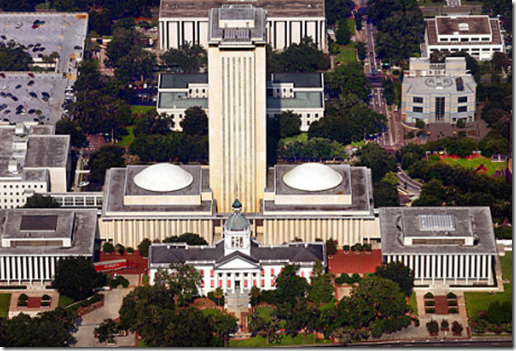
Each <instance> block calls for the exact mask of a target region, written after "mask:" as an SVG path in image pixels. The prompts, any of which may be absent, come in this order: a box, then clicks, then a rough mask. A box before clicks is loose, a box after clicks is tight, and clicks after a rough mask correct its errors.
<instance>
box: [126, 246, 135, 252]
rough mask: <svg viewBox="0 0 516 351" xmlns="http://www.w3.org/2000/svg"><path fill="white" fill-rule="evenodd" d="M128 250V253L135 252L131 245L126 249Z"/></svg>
mask: <svg viewBox="0 0 516 351" xmlns="http://www.w3.org/2000/svg"><path fill="white" fill-rule="evenodd" d="M126 251H127V253H133V252H134V249H133V248H132V247H130V246H129V247H128V248H127V249H126Z"/></svg>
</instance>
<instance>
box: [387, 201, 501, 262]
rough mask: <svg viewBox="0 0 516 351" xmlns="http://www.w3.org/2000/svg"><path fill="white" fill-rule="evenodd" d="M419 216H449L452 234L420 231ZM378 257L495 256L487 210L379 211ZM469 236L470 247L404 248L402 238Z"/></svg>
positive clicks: (437, 208) (494, 245) (494, 241)
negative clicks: (452, 220)
mask: <svg viewBox="0 0 516 351" xmlns="http://www.w3.org/2000/svg"><path fill="white" fill-rule="evenodd" d="M422 215H451V216H453V217H454V222H455V230H433V231H432V230H424V231H422V230H421V223H420V221H421V216H422ZM380 230H381V233H382V253H383V254H386V255H389V254H399V255H402V254H493V255H496V254H497V253H498V251H497V248H496V240H495V236H494V230H493V222H492V220H491V212H490V210H489V207H409V208H404V207H386V208H380ZM405 236H412V237H432V238H435V239H438V238H446V237H468V236H473V238H474V245H473V246H466V245H442V244H440V245H428V244H427V245H405V244H404V237H405Z"/></svg>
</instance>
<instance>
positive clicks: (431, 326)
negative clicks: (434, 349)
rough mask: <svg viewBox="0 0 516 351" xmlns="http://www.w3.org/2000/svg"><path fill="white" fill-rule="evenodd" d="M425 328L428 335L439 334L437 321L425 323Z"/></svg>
mask: <svg viewBox="0 0 516 351" xmlns="http://www.w3.org/2000/svg"><path fill="white" fill-rule="evenodd" d="M426 328H427V329H428V332H429V333H430V334H436V333H439V323H437V321H433V320H432V321H430V322H428V323H426Z"/></svg>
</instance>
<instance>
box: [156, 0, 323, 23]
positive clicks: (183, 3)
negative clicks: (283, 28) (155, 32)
mask: <svg viewBox="0 0 516 351" xmlns="http://www.w3.org/2000/svg"><path fill="white" fill-rule="evenodd" d="M224 4H235V2H233V1H230V0H198V1H191V0H161V5H160V11H159V17H160V19H161V18H165V17H169V18H188V17H196V18H208V13H209V11H210V10H211V9H212V8H217V7H221V6H222V5H224ZM252 4H253V5H254V6H256V7H263V8H264V9H265V10H266V11H267V16H268V17H288V18H292V17H319V18H324V16H325V14H324V1H323V0H286V1H279V0H256V1H253V2H252Z"/></svg>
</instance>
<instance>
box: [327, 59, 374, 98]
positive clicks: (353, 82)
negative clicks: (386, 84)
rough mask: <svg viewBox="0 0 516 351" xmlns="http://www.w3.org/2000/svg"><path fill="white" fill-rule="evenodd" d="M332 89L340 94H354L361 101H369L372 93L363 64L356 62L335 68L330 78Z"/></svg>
mask: <svg viewBox="0 0 516 351" xmlns="http://www.w3.org/2000/svg"><path fill="white" fill-rule="evenodd" d="M329 78H330V79H329V81H328V83H329V85H330V88H331V89H332V90H333V91H334V92H336V93H337V95H338V94H343V95H347V94H354V95H356V96H357V97H358V98H359V99H361V100H363V101H367V99H368V97H367V96H368V95H369V93H370V92H371V86H370V82H369V79H368V78H367V76H366V75H365V73H364V68H363V66H362V63H360V62H354V63H352V64H348V65H340V66H337V68H335V70H334V71H333V73H331V75H330V77H329Z"/></svg>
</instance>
